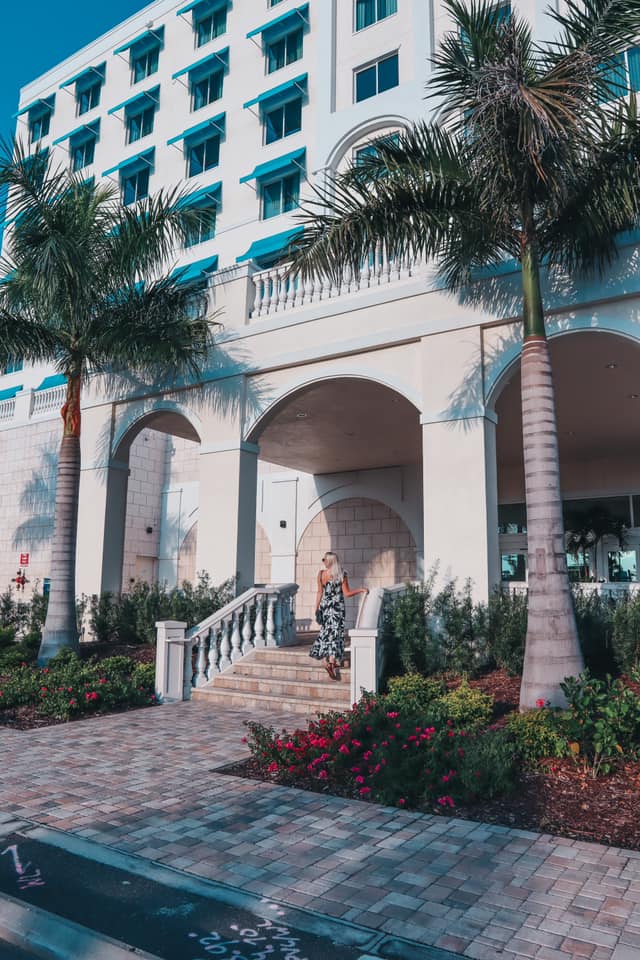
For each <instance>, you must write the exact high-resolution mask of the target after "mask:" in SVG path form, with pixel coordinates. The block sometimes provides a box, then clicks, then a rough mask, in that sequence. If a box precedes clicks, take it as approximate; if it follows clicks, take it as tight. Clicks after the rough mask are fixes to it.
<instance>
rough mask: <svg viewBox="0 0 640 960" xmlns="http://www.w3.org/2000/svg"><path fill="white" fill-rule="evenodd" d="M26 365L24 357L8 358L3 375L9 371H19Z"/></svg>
mask: <svg viewBox="0 0 640 960" xmlns="http://www.w3.org/2000/svg"><path fill="white" fill-rule="evenodd" d="M23 367H24V360H23V359H22V357H12V358H11V359H10V360H7V362H6V364H5V365H4V367H3V368H2V375H3V376H6V375H7V374H9V373H18V371H19V370H22V369H23Z"/></svg>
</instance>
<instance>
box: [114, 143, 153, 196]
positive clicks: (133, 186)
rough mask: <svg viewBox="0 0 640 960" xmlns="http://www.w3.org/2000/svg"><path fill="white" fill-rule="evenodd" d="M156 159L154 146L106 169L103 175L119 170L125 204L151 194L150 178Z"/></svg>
mask: <svg viewBox="0 0 640 960" xmlns="http://www.w3.org/2000/svg"><path fill="white" fill-rule="evenodd" d="M154 159H155V151H154V149H153V148H152V149H151V150H147V151H146V152H145V153H140V154H138V156H136V157H132V158H131V159H130V160H126V161H124V162H123V163H119V164H117V165H116V166H115V167H111V168H110V169H109V170H105V171H104V173H103V174H102V176H103V177H108V176H110V175H111V174H112V173H115V172H116V171H118V175H119V177H120V191H121V196H122V203H123V204H124V205H125V206H129V205H130V204H132V203H137V201H138V200H144V198H145V197H148V196H149V179H150V177H151V174H152V173H153V165H154Z"/></svg>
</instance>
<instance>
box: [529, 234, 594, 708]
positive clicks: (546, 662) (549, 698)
mask: <svg viewBox="0 0 640 960" xmlns="http://www.w3.org/2000/svg"><path fill="white" fill-rule="evenodd" d="M522 277H523V293H524V302H523V308H524V313H523V319H524V345H523V348H522V359H521V374H522V442H523V447H524V473H525V491H526V503H527V537H528V547H527V561H528V566H529V614H528V622H527V637H526V644H525V657H524V669H523V671H522V685H521V688H520V709H521V710H530V709H532V708H533V707H535V706H536V703H537V702H538V701H540V700H544V701H545V703H546V702H549V703H550V704H551V705H552V706H566V701H565V698H564V694H563V693H562V691H561V689H560V683H561V682H562V680H564V678H565V677H568V676H576V675H577V674H578V673H580V671H581V670H583V669H584V661H583V659H582V652H581V650H580V642H579V639H578V631H577V627H576V619H575V614H574V609H573V600H572V596H571V589H570V586H569V577H568V573H567V558H566V552H565V535H564V525H563V520H562V500H561V496H560V461H559V456H558V431H557V426H556V412H555V401H554V388H553V377H552V373H551V357H550V353H549V344H548V341H547V338H546V333H545V329H544V313H543V309H542V296H541V291H540V274H539V264H538V259H537V254H536V250H535V248H532V247H531V246H526V247H524V248H523V255H522Z"/></svg>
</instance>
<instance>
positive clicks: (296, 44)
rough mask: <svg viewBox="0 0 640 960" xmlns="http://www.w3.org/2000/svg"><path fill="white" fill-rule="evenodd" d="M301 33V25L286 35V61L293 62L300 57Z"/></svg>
mask: <svg viewBox="0 0 640 960" xmlns="http://www.w3.org/2000/svg"><path fill="white" fill-rule="evenodd" d="M302 34H303V31H302V27H299V28H298V29H297V30H293V31H292V32H291V33H290V34H288V35H287V38H286V47H287V63H295V61H296V60H299V59H300V58H301V57H302Z"/></svg>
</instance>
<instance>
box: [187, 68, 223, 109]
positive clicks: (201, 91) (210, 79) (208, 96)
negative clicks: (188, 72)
mask: <svg viewBox="0 0 640 960" xmlns="http://www.w3.org/2000/svg"><path fill="white" fill-rule="evenodd" d="M190 80H191V109H192V110H200V109H201V108H202V107H206V106H208V104H210V103H214V102H215V101H216V100H219V99H220V98H221V97H222V91H223V87H224V70H223V69H216V70H212V71H211V72H210V73H207V74H205V75H204V76H202V75H199V74H196V75H194V76H191V77H190Z"/></svg>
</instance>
